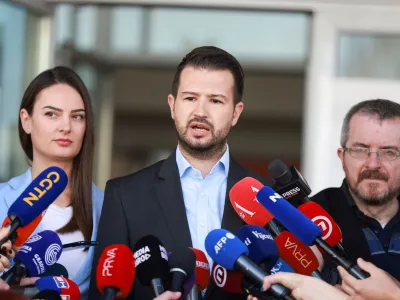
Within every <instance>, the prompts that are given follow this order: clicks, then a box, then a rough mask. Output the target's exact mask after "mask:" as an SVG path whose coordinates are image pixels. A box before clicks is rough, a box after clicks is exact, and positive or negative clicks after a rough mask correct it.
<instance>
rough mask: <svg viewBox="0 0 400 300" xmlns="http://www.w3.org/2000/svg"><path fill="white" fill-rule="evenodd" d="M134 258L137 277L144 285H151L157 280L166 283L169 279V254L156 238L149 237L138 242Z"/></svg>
mask: <svg viewBox="0 0 400 300" xmlns="http://www.w3.org/2000/svg"><path fill="white" fill-rule="evenodd" d="M134 257H135V265H136V276H137V278H138V279H139V281H140V283H141V284H142V285H145V286H148V285H150V282H151V280H152V279H155V278H159V279H161V280H164V281H165V280H167V279H168V276H169V266H168V253H167V251H166V249H165V248H164V246H163V245H162V243H161V242H160V240H159V239H158V238H156V237H155V236H152V235H147V236H145V237H143V238H141V239H140V240H139V241H137V243H136V245H135V248H134Z"/></svg>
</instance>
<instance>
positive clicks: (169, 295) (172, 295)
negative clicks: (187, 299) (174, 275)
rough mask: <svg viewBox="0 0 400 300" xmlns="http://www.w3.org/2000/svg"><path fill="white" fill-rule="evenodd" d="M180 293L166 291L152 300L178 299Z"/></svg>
mask: <svg viewBox="0 0 400 300" xmlns="http://www.w3.org/2000/svg"><path fill="white" fill-rule="evenodd" d="M181 295H182V293H181V292H171V291H166V292H164V293H162V294H161V295H160V296H158V297H157V298H154V300H178V299H180V298H181Z"/></svg>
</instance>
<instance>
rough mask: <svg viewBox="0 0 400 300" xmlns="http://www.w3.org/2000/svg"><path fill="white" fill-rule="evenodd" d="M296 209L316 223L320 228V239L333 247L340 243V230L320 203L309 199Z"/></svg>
mask: <svg viewBox="0 0 400 300" xmlns="http://www.w3.org/2000/svg"><path fill="white" fill-rule="evenodd" d="M297 209H298V210H299V211H301V212H302V213H303V214H304V215H306V216H307V217H308V218H309V219H310V220H311V221H313V222H314V223H315V224H317V225H318V227H319V228H320V229H321V230H322V236H321V239H323V240H324V241H325V242H326V243H327V244H328V245H329V246H331V247H333V246H335V245H337V244H338V243H340V241H341V239H342V231H341V230H340V228H339V226H338V225H337V224H336V222H335V221H334V220H333V218H332V217H331V216H330V215H329V214H328V212H327V211H326V210H325V209H323V208H322V207H321V206H320V205H318V204H317V203H315V202H312V201H310V202H307V203H304V204H302V205H300V206H299V207H298V208H297Z"/></svg>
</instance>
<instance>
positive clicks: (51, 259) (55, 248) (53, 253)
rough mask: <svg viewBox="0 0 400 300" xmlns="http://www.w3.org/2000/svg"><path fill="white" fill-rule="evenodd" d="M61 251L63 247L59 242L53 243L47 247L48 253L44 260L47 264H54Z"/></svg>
mask: <svg viewBox="0 0 400 300" xmlns="http://www.w3.org/2000/svg"><path fill="white" fill-rule="evenodd" d="M60 251H61V247H60V245H59V244H51V245H50V247H48V248H47V250H46V253H45V255H44V261H45V263H46V265H48V266H52V265H54V264H55V263H56V262H57V260H58V257H57V256H58V253H59V252H60Z"/></svg>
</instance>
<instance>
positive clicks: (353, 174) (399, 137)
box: [312, 99, 400, 280]
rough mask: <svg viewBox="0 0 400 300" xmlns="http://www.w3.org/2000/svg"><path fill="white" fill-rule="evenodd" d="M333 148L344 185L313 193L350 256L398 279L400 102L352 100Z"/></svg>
mask: <svg viewBox="0 0 400 300" xmlns="http://www.w3.org/2000/svg"><path fill="white" fill-rule="evenodd" d="M337 153H338V156H339V158H340V160H341V162H342V167H343V170H344V173H345V179H344V180H343V184H342V186H341V187H340V188H328V189H325V190H323V191H321V192H319V193H318V194H317V195H315V196H314V197H313V198H312V199H313V200H314V201H316V202H317V203H319V204H320V205H321V206H323V207H324V208H325V209H326V210H327V211H328V212H329V213H330V214H331V215H332V217H333V218H334V220H335V221H336V222H337V223H338V225H339V227H340V228H341V230H342V234H343V244H344V246H345V248H346V249H347V250H348V253H349V255H350V258H351V259H353V261H355V259H356V258H358V257H362V258H363V259H364V260H367V261H370V262H372V263H374V264H375V265H376V266H378V267H379V268H381V269H383V270H385V271H387V272H388V273H390V274H391V275H392V276H394V277H395V278H396V279H397V280H400V212H399V195H400V158H399V157H400V104H398V103H395V102H392V101H389V100H381V99H378V100H368V101H363V102H361V103H358V104H356V105H355V106H353V107H352V108H351V109H350V111H349V112H348V113H347V114H346V117H345V119H344V121H343V127H342V133H341V148H339V149H338V151H337ZM327 263H328V265H329V262H327Z"/></svg>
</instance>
